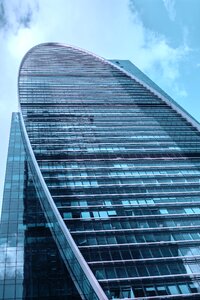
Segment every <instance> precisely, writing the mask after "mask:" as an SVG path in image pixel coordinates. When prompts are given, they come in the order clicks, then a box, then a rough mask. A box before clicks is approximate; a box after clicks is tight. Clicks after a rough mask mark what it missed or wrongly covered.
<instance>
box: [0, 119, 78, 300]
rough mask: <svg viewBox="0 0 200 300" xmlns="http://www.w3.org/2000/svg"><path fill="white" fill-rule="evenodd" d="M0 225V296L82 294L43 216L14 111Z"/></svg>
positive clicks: (31, 299)
mask: <svg viewBox="0 0 200 300" xmlns="http://www.w3.org/2000/svg"><path fill="white" fill-rule="evenodd" d="M3 200H4V201H3V208H2V217H1V226H0V232H1V234H0V242H1V244H0V299H5V300H8V299H9V300H11V299H16V300H22V299H27V300H36V299H42V300H43V299H44V300H54V299H59V300H63V299H75V300H79V299H81V298H80V296H79V294H78V292H77V290H76V288H75V286H74V283H73V281H72V279H71V277H70V275H69V273H68V271H67V268H66V266H65V264H64V263H63V260H62V258H61V255H60V253H59V251H58V248H57V246H56V245H55V242H54V239H53V238H52V235H51V231H50V227H51V226H52V225H51V223H49V222H47V221H46V218H45V216H44V212H43V210H42V208H41V205H40V202H39V199H38V194H37V193H36V189H35V184H34V183H33V176H32V172H31V170H30V167H29V165H28V161H27V155H26V154H25V148H24V142H23V140H22V135H21V130H20V116H19V113H13V116H12V122H11V132H10V141H9V149H8V159H7V168H6V178H5V186H4V199H3Z"/></svg>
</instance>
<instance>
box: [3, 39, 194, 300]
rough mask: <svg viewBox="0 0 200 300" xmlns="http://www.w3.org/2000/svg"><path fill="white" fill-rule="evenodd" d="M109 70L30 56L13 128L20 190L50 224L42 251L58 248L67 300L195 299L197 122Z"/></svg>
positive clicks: (36, 53) (60, 49) (101, 63)
mask: <svg viewBox="0 0 200 300" xmlns="http://www.w3.org/2000/svg"><path fill="white" fill-rule="evenodd" d="M112 62H113V63H111V62H109V61H106V60H104V59H101V58H99V57H97V56H95V55H93V54H91V53H88V52H86V51H83V50H80V49H77V48H74V47H70V46H64V45H60V44H55V43H49V44H41V45H38V46H36V47H34V48H32V49H31V50H30V51H29V52H28V53H27V54H26V56H25V57H24V59H23V61H22V64H21V67H20V71H19V100H20V107H21V112H20V114H18V115H16V116H18V117H17V120H18V121H17V122H18V123H17V124H18V125H17V126H18V127H17V126H16V124H14V123H13V126H12V128H13V129H12V130H16V129H15V128H20V129H19V130H20V137H21V139H22V140H23V142H21V147H22V148H23V149H24V148H25V150H23V151H19V150H18V151H19V152H17V153H16V157H17V156H18V155H20V157H23V159H22V161H23V163H22V166H21V169H20V170H21V171H20V174H21V177H19V174H18V175H17V176H16V181H17V182H18V183H19V180H22V182H23V184H25V183H27V182H28V183H29V184H28V190H29V189H32V190H33V192H31V193H29V192H26V193H25V191H27V188H26V189H24V188H23V184H20V187H21V189H22V191H21V195H23V196H21V197H22V199H26V200H21V201H22V202H23V201H24V202H26V201H27V202H26V203H27V204H26V205H25V206H26V207H27V206H28V203H31V205H33V203H35V204H34V205H35V206H36V207H37V210H36V208H34V209H33V211H38V212H39V215H41V218H42V220H43V221H39V220H38V223H42V222H43V224H46V225H45V230H44V228H43V229H39V230H41V232H42V234H43V238H44V244H43V246H42V247H41V248H42V250H43V251H46V252H45V253H47V254H48V253H51V251H53V250H51V247H50V246H49V242H46V241H48V239H51V241H52V242H51V244H52V249H54V251H57V252H56V253H57V254H56V258H57V259H59V262H56V263H55V265H56V266H57V265H59V266H62V267H61V269H62V271H59V272H58V271H57V275H58V276H60V277H59V278H61V280H60V281H59V280H58V282H60V287H62V288H63V289H62V292H63V293H64V291H65V292H66V291H67V290H70V292H69V293H68V296H69V295H70V293H74V294H73V296H69V299H76V298H75V296H76V297H78V295H77V291H78V293H79V295H80V297H81V298H82V299H91V300H92V299H100V300H103V299H105V300H106V299H135V298H137V299H199V298H200V282H199V276H200V261H199V260H200V247H199V246H200V218H199V217H200V185H199V183H200V159H199V158H200V132H199V130H198V129H197V127H198V123H197V122H196V121H195V120H194V119H192V118H191V117H190V116H189V115H188V114H186V113H185V112H184V111H183V110H182V109H181V108H180V107H179V106H178V105H176V104H175V102H174V101H173V100H171V98H170V97H169V96H167V95H166V94H165V93H164V92H163V91H162V90H161V89H160V88H159V87H157V86H156V85H155V84H154V83H152V82H151V81H150V80H149V79H148V78H147V77H145V75H144V74H143V73H141V71H139V70H138V69H137V68H136V67H135V66H133V65H131V64H130V63H127V62H126V63H123V62H122V61H118V62H117V61H112ZM114 63H115V64H116V65H114ZM127 64H128V66H127ZM117 65H118V67H117ZM120 67H123V68H125V69H126V70H127V71H129V73H127V72H124V71H123V69H122V68H120ZM13 122H14V121H13ZM19 125H20V127H19ZM11 134H12V131H11ZM11 142H12V138H11V139H10V143H11ZM9 149H10V148H9ZM11 150H12V149H11ZM11 150H9V151H11ZM9 153H10V152H9ZM9 155H11V154H8V160H9ZM12 164H13V162H12V163H11V165H10V168H14V167H12ZM24 166H26V168H25V167H24ZM9 172H11V171H9V167H8V168H7V173H9ZM12 172H14V173H13V175H12V176H14V175H16V174H15V172H16V171H12ZM12 172H11V173H12ZM27 174H28V175H27ZM7 176H8V175H7ZM24 177H25V179H24ZM19 178H20V179H19ZM10 180H11V179H9V178H8V177H6V181H5V195H4V199H5V197H6V195H7V194H6V193H8V192H9V191H11V192H12V189H13V188H15V185H14V183H12V182H10ZM26 185H27V184H26ZM17 188H18V189H19V185H17ZM7 189H8V190H7ZM17 193H19V194H20V189H19V191H18V192H17ZM24 195H25V196H24ZM31 195H34V196H31ZM9 197H10V198H9V199H10V203H12V201H13V200H12V197H11V196H9ZM30 197H32V198H33V199H34V201H33V199H32V198H30ZM11 200H12V201H11ZM4 202H5V200H4ZM7 203H8V202H7ZM13 203H14V202H13ZM7 205H8V204H7ZM12 205H14V204H12ZM31 205H29V208H30V209H32V208H31ZM5 212H6V211H5V209H4V210H3V214H2V218H4V214H5ZM16 212H17V213H20V211H19V210H17V209H16ZM23 214H24V207H23ZM36 215H37V214H36ZM28 216H29V215H27V217H26V222H27V223H28V222H29V217H28ZM44 216H45V217H44ZM5 217H6V214H5ZM31 218H32V214H30V220H32V219H31ZM34 222H36V221H34ZM9 224H10V222H9ZM24 224H25V225H24ZM26 225H27V224H26V223H23V226H25V227H26ZM7 226H8V225H7ZM9 226H10V225H9ZM23 226H22V227H23ZM46 231H47V232H48V233H46ZM23 232H25V233H26V229H25V228H24V227H23ZM39 233H40V231H38V232H36V233H35V237H36V236H37V234H39ZM6 237H7V233H6V234H5V238H6ZM32 240H34V238H33V239H32ZM38 240H39V239H38ZM3 245H4V244H3ZM21 248H22V250H23V251H24V252H23V253H25V254H24V256H23V259H22V264H23V263H24V262H26V258H27V259H30V258H29V255H28V254H27V253H28V252H27V250H26V249H27V246H26V247H25V246H23V247H21ZM36 248H37V246H36ZM42 250H41V251H42ZM48 255H49V254H48ZM50 257H51V255H50ZM49 259H50V258H49V257H48V258H47V259H46V263H47V262H48V260H49ZM34 263H35V264H36V265H37V266H38V264H39V263H40V262H39V260H38V261H37V259H35V260H34ZM34 266H35V265H34V264H33V267H34ZM39 269H40V268H39ZM44 269H45V268H44ZM37 270H38V269H37ZM44 272H46V269H45V270H44ZM32 274H34V271H33V273H32ZM25 275H26V274H25ZM25 275H24V277H23V288H24V289H25V288H26V285H25V284H24V282H25V281H24V280H27V282H30V281H29V275H26V276H25ZM45 276H46V275H45ZM45 276H44V277H43V275H42V273H41V278H43V279H44V278H46V277H45ZM47 277H48V276H47ZM69 277H71V279H67V280H66V278H69ZM40 282H42V279H41V280H40ZM72 282H73V283H72ZM12 284H13V286H15V283H12ZM37 284H38V283H37ZM45 284H47V283H45ZM48 284H49V282H48ZM48 284H47V286H48V287H47V290H48V293H49V296H51V294H50V291H51V288H50V287H49V285H48ZM29 286H30V285H29ZM65 287H66V289H65ZM23 288H22V286H21V291H23ZM38 290H39V288H38ZM54 292H55V293H56V292H57V290H56V291H54ZM31 295H32V294H30V295H28V296H29V297H30V299H32V298H31ZM71 295H72V294H71ZM74 295H75V296H74ZM59 296H60V297H63V298H60V299H66V295H64V294H63V295H62V294H59ZM35 297H36V296H35ZM70 297H71V298H70ZM5 299H7V298H5ZM11 299H15V298H11ZM16 299H18V298H16ZM19 299H23V298H22V296H21V298H20V297H19ZM28 299H29V298H28ZM33 299H34V298H33ZM38 299H42V298H38ZM44 299H46V298H44ZM56 299H57V298H56ZM58 299H59V298H58ZM77 299H78V298H77Z"/></svg>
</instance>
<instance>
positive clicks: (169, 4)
mask: <svg viewBox="0 0 200 300" xmlns="http://www.w3.org/2000/svg"><path fill="white" fill-rule="evenodd" d="M163 4H164V6H165V8H166V10H167V12H168V15H169V18H170V20H171V21H175V18H176V9H175V0H163Z"/></svg>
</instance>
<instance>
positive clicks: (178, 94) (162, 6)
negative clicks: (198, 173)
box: [0, 0, 200, 199]
mask: <svg viewBox="0 0 200 300" xmlns="http://www.w3.org/2000/svg"><path fill="white" fill-rule="evenodd" d="M199 15H200V1H199V0H176V1H175V0H132V1H131V0H56V1H54V0H23V1H21V0H0V45H1V47H0V66H1V73H0V87H1V97H0V128H1V130H0V141H1V144H0V165H1V168H0V199H1V198H2V188H3V181H4V173H5V164H6V154H7V147H8V137H9V127H10V118H11V112H12V111H17V108H18V99H17V75H18V68H19V64H20V62H21V59H22V58H23V56H24V54H25V53H26V51H28V50H29V49H30V48H31V47H32V46H34V45H36V44H38V43H43V42H49V41H54V42H60V43H66V44H71V45H75V46H79V47H81V48H85V49H87V50H89V51H92V52H94V53H96V54H98V55H100V56H102V57H105V58H108V59H111V58H112V59H116V58H118V59H129V60H131V61H132V62H133V63H134V64H135V65H136V66H138V67H139V68H140V69H141V70H142V71H144V72H145V73H146V74H147V75H148V76H149V77H150V78H151V79H153V80H154V81H155V82H156V83H157V84H158V85H160V86H161V87H162V88H163V89H164V90H165V91H166V92H168V94H169V95H170V96H172V97H173V98H174V99H175V100H176V101H177V102H178V103H179V104H180V105H182V106H183V107H184V108H185V109H186V110H187V111H188V112H189V113H191V114H192V115H193V116H194V117H195V118H196V119H197V120H198V121H200V101H199V82H200V35H199V28H200V18H199Z"/></svg>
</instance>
